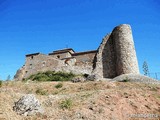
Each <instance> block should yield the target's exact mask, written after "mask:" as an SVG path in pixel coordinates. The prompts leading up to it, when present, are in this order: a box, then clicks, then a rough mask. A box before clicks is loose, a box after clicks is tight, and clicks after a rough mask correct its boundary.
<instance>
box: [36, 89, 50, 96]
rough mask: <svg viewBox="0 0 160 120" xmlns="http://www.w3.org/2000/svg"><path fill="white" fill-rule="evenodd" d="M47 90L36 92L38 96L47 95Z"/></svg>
mask: <svg viewBox="0 0 160 120" xmlns="http://www.w3.org/2000/svg"><path fill="white" fill-rule="evenodd" d="M47 92H48V91H47V90H42V89H41V88H38V89H37V90H36V94H37V95H47Z"/></svg>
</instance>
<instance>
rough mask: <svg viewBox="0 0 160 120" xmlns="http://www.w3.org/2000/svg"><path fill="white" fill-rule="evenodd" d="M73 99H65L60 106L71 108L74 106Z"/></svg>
mask: <svg viewBox="0 0 160 120" xmlns="http://www.w3.org/2000/svg"><path fill="white" fill-rule="evenodd" d="M72 104H73V103H72V100H71V99H65V100H63V101H61V102H60V108H62V109H70V108H71V107H72Z"/></svg>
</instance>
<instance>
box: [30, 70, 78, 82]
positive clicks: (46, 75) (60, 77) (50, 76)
mask: <svg viewBox="0 0 160 120" xmlns="http://www.w3.org/2000/svg"><path fill="white" fill-rule="evenodd" d="M73 77H75V75H74V74H73V73H65V72H55V71H46V72H43V73H37V74H35V75H31V76H30V77H29V78H27V80H29V79H30V80H33V81H69V80H71V79H72V78H73Z"/></svg>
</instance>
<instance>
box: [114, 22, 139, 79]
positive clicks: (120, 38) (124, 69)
mask: <svg viewBox="0 0 160 120" xmlns="http://www.w3.org/2000/svg"><path fill="white" fill-rule="evenodd" d="M112 39H113V41H114V43H115V45H114V46H115V48H114V49H115V56H116V63H115V64H116V74H117V76H118V75H121V74H128V73H133V74H138V73H139V68H138V62H137V56H136V51H135V47H134V42H133V36H132V30H131V27H130V25H127V24H123V25H120V26H118V27H116V28H115V29H114V30H113V32H112Z"/></svg>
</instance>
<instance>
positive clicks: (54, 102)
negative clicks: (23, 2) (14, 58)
mask: <svg viewBox="0 0 160 120" xmlns="http://www.w3.org/2000/svg"><path fill="white" fill-rule="evenodd" d="M26 94H34V95H35V96H36V98H37V99H38V100H39V102H40V103H41V107H42V108H43V111H44V112H43V114H36V115H33V116H24V115H18V114H17V113H16V112H15V111H13V106H14V103H15V102H17V101H18V100H19V98H21V97H22V96H24V95H26ZM151 118H152V119H155V120H158V119H160V85H158V84H145V83H131V82H128V81H123V82H116V81H113V82H109V81H97V82H94V81H88V82H84V83H72V82H21V81H9V82H3V83H2V86H1V87H0V120H137V119H140V120H141V119H144V120H147V119H151Z"/></svg>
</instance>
